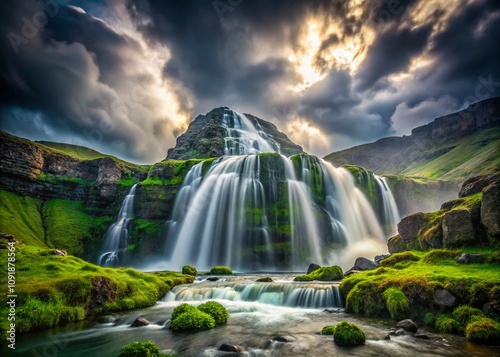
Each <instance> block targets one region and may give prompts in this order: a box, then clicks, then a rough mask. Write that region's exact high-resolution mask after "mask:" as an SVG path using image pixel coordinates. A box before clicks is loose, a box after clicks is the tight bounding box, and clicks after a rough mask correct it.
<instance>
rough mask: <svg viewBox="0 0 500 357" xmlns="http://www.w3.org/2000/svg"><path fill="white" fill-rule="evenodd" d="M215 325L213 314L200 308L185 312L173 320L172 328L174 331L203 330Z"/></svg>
mask: <svg viewBox="0 0 500 357" xmlns="http://www.w3.org/2000/svg"><path fill="white" fill-rule="evenodd" d="M214 327H215V320H214V318H213V317H212V316H210V315H209V314H207V313H204V312H202V311H200V310H198V309H196V308H195V309H193V310H191V311H187V312H184V313H182V314H180V315H179V316H177V317H176V318H175V319H173V320H172V323H171V324H170V328H171V329H172V330H174V331H193V332H194V331H201V330H209V329H211V328H214Z"/></svg>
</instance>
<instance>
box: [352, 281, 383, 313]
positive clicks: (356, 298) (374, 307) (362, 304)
mask: <svg viewBox="0 0 500 357" xmlns="http://www.w3.org/2000/svg"><path fill="white" fill-rule="evenodd" d="M382 291H383V289H382V288H381V287H380V286H378V284H376V283H373V282H368V281H367V282H363V283H360V284H357V285H356V286H355V287H354V288H353V289H352V290H350V291H349V293H348V294H347V298H346V311H347V312H355V313H357V314H365V315H367V316H383V315H384V314H385V311H386V310H385V301H384V299H383V296H382Z"/></svg>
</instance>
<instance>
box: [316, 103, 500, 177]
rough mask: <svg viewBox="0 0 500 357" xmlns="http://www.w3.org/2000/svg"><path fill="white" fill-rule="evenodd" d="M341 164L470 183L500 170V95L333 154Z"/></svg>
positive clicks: (338, 164)
mask: <svg viewBox="0 0 500 357" xmlns="http://www.w3.org/2000/svg"><path fill="white" fill-rule="evenodd" d="M325 160H327V161H329V162H331V163H332V164H334V165H336V166H340V165H344V164H352V165H358V166H363V167H366V168H367V169H369V170H372V171H373V172H375V173H377V174H403V175H408V176H421V177H427V178H432V179H449V180H465V179H467V178H469V177H472V176H477V175H484V174H489V173H492V172H496V171H500V97H496V98H490V99H486V100H483V101H481V102H477V103H474V104H472V105H470V106H469V107H468V108H467V109H464V110H462V111H460V112H457V113H453V114H450V115H446V116H443V117H439V118H436V119H435V120H434V121H433V122H431V123H429V124H427V125H424V126H420V127H418V128H415V129H413V130H412V133H411V135H410V136H403V137H388V138H383V139H380V140H377V141H375V142H373V143H370V144H365V145H360V146H355V147H353V148H350V149H347V150H342V151H338V152H334V153H331V154H329V155H327V156H325Z"/></svg>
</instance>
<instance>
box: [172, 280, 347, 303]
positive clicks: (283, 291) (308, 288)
mask: <svg viewBox="0 0 500 357" xmlns="http://www.w3.org/2000/svg"><path fill="white" fill-rule="evenodd" d="M163 300H164V301H206V300H231V301H256V302H260V303H263V304H270V305H276V306H288V307H305V308H314V309H319V308H341V307H342V306H343V304H342V297H341V294H340V289H339V287H338V285H333V284H331V283H329V284H325V283H290V282H287V283H230V282H222V283H218V284H217V286H214V285H213V283H209V284H207V285H205V284H204V283H200V284H194V285H192V286H191V285H181V286H176V287H174V288H173V289H172V290H170V291H169V292H168V293H167V295H166V296H165V298H164V299H163Z"/></svg>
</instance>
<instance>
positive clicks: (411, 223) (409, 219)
mask: <svg viewBox="0 0 500 357" xmlns="http://www.w3.org/2000/svg"><path fill="white" fill-rule="evenodd" d="M426 220H427V219H426V216H425V214H424V213H422V212H417V213H413V214H411V215H409V216H406V217H404V218H403V219H402V220H401V222H399V223H398V233H399V236H400V237H401V239H402V241H403V242H404V243H410V242H413V241H414V240H416V239H417V238H418V232H419V231H420V228H421V227H422V225H423V224H424V223H425V222H426ZM389 251H390V250H389Z"/></svg>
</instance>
